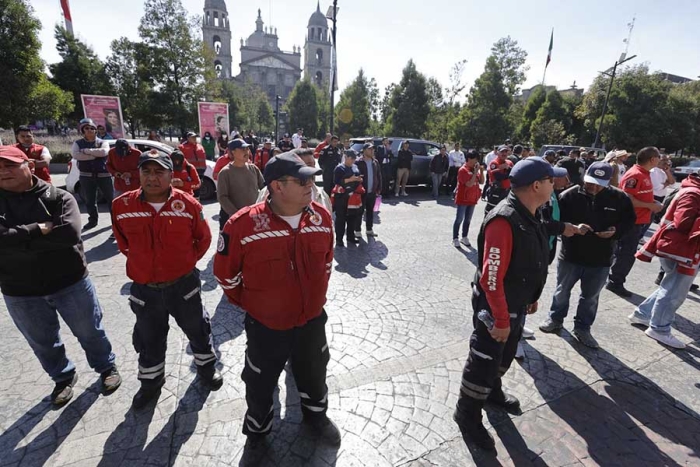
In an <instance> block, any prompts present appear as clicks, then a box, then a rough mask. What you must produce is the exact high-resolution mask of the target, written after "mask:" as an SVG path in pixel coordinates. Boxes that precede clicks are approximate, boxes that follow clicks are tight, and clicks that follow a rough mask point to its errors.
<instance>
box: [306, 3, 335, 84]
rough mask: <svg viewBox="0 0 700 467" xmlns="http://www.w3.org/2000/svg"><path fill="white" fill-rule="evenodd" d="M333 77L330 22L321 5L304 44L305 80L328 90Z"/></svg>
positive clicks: (309, 27)
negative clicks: (322, 11)
mask: <svg viewBox="0 0 700 467" xmlns="http://www.w3.org/2000/svg"><path fill="white" fill-rule="evenodd" d="M330 77H331V38H330V34H329V31H328V20H327V19H326V17H325V15H324V14H323V13H321V4H320V3H318V4H317V5H316V11H315V12H314V14H312V15H311V18H309V24H308V26H307V36H306V43H305V44H304V78H309V79H310V80H311V82H312V83H314V84H316V85H317V86H319V87H322V88H324V89H328V85H329V83H330Z"/></svg>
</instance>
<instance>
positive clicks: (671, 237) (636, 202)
mask: <svg viewBox="0 0 700 467" xmlns="http://www.w3.org/2000/svg"><path fill="white" fill-rule="evenodd" d="M79 129H80V133H81V138H80V139H78V140H76V141H75V143H74V144H73V147H72V153H73V156H74V158H75V160H76V161H77V164H78V169H79V171H80V182H81V186H82V189H83V190H84V198H83V199H84V200H85V204H86V207H87V211H88V222H87V224H86V225H84V226H81V218H80V210H79V208H78V205H77V202H76V201H75V199H74V198H73V197H72V196H71V195H70V194H68V193H67V192H65V191H63V190H61V189H59V188H56V187H54V186H53V185H52V184H51V177H50V173H49V170H48V167H49V162H50V160H51V155H50V154H49V152H48V150H47V149H46V148H45V147H43V146H41V145H39V144H37V143H36V142H35V141H34V136H33V134H32V132H31V130H30V129H29V128H28V127H24V126H23V127H19V128H18V129H17V131H16V138H17V144H15V145H13V146H0V289H1V290H2V294H3V297H4V300H5V303H6V305H7V309H8V311H9V314H10V316H11V318H12V320H13V321H14V323H15V325H16V326H17V328H18V329H19V331H20V332H21V333H22V334H23V336H24V337H25V338H26V340H27V342H28V343H29V345H30V347H31V348H32V350H33V351H34V353H35V355H36V356H37V358H38V360H39V362H40V364H41V365H42V367H43V368H44V370H45V371H46V373H47V374H48V375H49V377H50V378H51V379H52V380H53V381H54V383H55V388H54V390H53V392H52V394H51V401H52V403H53V404H55V405H57V406H61V405H64V404H66V403H67V402H68V401H69V400H70V399H71V398H72V396H73V387H74V386H75V384H76V381H77V377H78V375H77V373H76V370H75V365H74V364H73V363H72V361H71V360H70V359H69V358H68V357H67V355H66V350H65V348H64V346H63V344H62V341H61V337H60V335H59V325H58V319H57V314H60V315H61V317H62V318H63V319H64V321H66V323H67V324H68V325H69V328H70V329H71V331H72V332H73V334H74V335H75V336H76V338H77V339H78V341H79V342H80V344H81V346H82V348H83V349H84V351H85V353H86V356H87V360H88V363H89V364H90V366H91V367H92V368H93V369H94V370H95V371H96V372H97V373H99V374H100V377H101V379H102V385H103V390H104V392H105V393H110V392H113V391H115V390H116V389H117V388H118V387H119V386H120V384H121V376H120V374H119V371H118V369H117V364H116V356H115V354H114V352H113V351H112V345H111V343H110V341H109V338H108V336H107V333H106V331H105V330H104V328H103V325H102V308H101V306H100V303H99V300H98V298H97V294H96V293H95V288H94V285H93V284H92V282H91V280H90V278H89V275H88V268H87V261H86V258H85V254H84V250H83V243H82V238H81V234H82V232H84V231H86V230H89V229H92V228H94V227H95V226H96V225H97V223H98V210H97V205H96V194H97V190H98V189H99V190H100V191H101V192H102V193H103V194H104V195H105V196H106V197H107V198H108V207H109V211H110V215H111V221H112V231H113V236H114V239H115V241H116V247H117V248H118V250H119V251H120V252H121V253H122V254H123V255H124V256H125V257H126V274H127V275H128V277H129V278H130V279H131V280H132V281H133V282H132V284H131V286H130V291H129V293H130V294H129V297H128V302H129V306H130V307H131V310H132V311H133V313H134V315H135V325H134V329H133V345H134V349H135V351H136V352H137V353H138V355H139V358H138V379H139V381H140V389H139V390H138V392H137V393H136V394H135V396H134V399H133V406H134V407H135V408H142V407H145V406H146V405H147V404H149V403H151V402H152V401H154V400H157V398H158V396H159V394H160V390H161V387H162V386H163V384H164V382H165V375H166V370H165V355H166V350H167V349H166V347H167V334H168V320H169V317H170V316H172V317H173V318H174V319H175V321H176V323H177V324H178V326H180V327H181V328H182V330H183V332H184V333H185V334H186V336H187V338H188V339H189V342H190V347H191V350H192V355H193V359H194V363H195V365H196V368H197V374H198V378H199V380H200V381H201V383H202V385H203V386H204V387H205V388H207V389H208V390H212V391H215V390H218V389H219V388H221V387H222V385H223V377H222V376H221V374H220V373H219V371H218V370H217V363H218V360H217V355H216V353H215V351H214V347H213V337H212V330H211V325H210V319H209V314H208V312H207V311H206V309H205V308H204V307H203V305H202V298H201V282H200V276H199V271H198V270H197V268H196V267H195V266H196V263H197V261H198V260H200V259H201V258H202V257H203V256H204V254H205V253H206V251H207V249H208V248H209V246H210V244H211V241H212V234H211V231H210V228H209V224H208V222H207V219H206V218H205V215H204V212H203V208H202V205H201V204H200V203H199V201H198V188H199V186H200V183H201V178H202V175H203V173H204V170H205V169H206V160H207V159H211V158H212V157H213V156H215V153H216V150H217V148H220V147H221V144H220V141H214V138H213V137H212V135H211V134H205V135H204V136H203V137H202V138H201V140H200V141H199V142H198V137H199V135H197V134H196V133H194V132H190V133H187V134H186V135H184V136H185V137H184V141H183V142H182V144H180V145H179V146H178V147H177V148H176V149H174V150H173V152H172V153H171V154H170V155H165V154H163V153H162V152H158V151H150V152H146V153H143V154H142V153H141V152H140V151H138V150H137V149H135V148H133V147H131V146H130V145H129V143H128V141H126V140H123V139H119V140H117V141H116V142H115V143H114V146H113V147H111V148H110V146H109V144H107V142H106V141H105V140H104V139H102V138H101V137H100V133H99V128H98V127H97V126H96V125H95V124H94V122H93V121H92V120H90V119H83V120H81V122H80V126H79ZM156 136H157V135H156ZM234 136H240V135H238V134H236V135H234ZM248 136H249V138H240V137H235V138H232V139H230V140H228V141H227V142H226V144H225V152H224V154H223V155H221V156H220V157H219V158H218V159H217V162H216V167H215V169H214V177H215V179H216V180H217V183H218V186H217V197H218V201H219V204H220V211H219V216H218V220H219V230H220V234H219V238H218V242H217V248H216V250H217V251H216V254H215V257H214V264H213V270H214V275H215V277H216V280H217V282H218V284H219V286H220V287H221V289H222V290H223V292H224V294H225V295H226V297H227V298H228V299H229V300H230V301H231V303H233V304H235V305H236V306H238V307H240V308H241V309H242V310H245V312H246V316H245V330H246V335H247V339H248V343H247V348H246V353H245V364H244V370H243V375H242V378H243V381H244V382H245V385H246V402H247V404H248V411H247V412H246V415H245V417H244V421H243V432H244V433H245V434H246V435H247V436H248V441H249V442H250V446H251V449H255V448H256V447H257V446H260V445H263V444H264V440H265V439H266V435H267V434H269V433H270V431H271V428H272V422H273V416H274V411H273V391H274V388H275V387H276V385H277V381H278V379H279V376H280V373H281V371H282V370H283V369H284V367H285V364H286V363H287V361H290V362H291V372H292V374H293V376H294V379H295V381H296V384H297V387H298V389H299V394H300V396H301V407H302V412H303V415H304V426H305V427H306V428H307V429H308V430H310V431H311V432H312V433H313V434H314V435H316V436H319V437H321V438H322V439H324V440H326V441H327V442H329V443H332V444H338V443H340V438H341V435H340V432H339V431H338V429H337V427H336V426H335V424H334V423H333V422H332V421H331V420H330V419H329V418H328V417H327V416H326V411H327V408H328V389H327V386H326V382H325V381H326V368H327V365H328V362H329V359H330V354H329V348H328V342H327V339H326V334H325V323H326V321H327V316H326V312H325V310H324V304H325V302H326V293H327V288H328V283H329V278H330V274H331V269H332V264H333V255H334V250H335V248H344V247H345V242H347V243H348V245H350V244H357V243H358V242H359V239H360V238H361V236H362V220H363V217H364V223H365V234H366V236H367V237H368V238H372V237H376V236H377V233H375V232H374V213H375V211H376V210H377V209H378V205H379V197H380V196H382V195H387V194H393V195H395V196H407V193H406V183H407V178H408V171H409V170H410V167H411V161H412V157H413V154H412V153H411V151H410V150H409V148H408V144H407V143H403V144H400V146H399V147H400V150H399V151H398V154H397V155H396V158H395V157H394V154H393V153H392V150H391V143H392V142H391V141H390V140H388V139H384V140H383V141H382V143H381V144H380V145H379V146H377V147H375V145H374V143H373V142H371V141H368V142H366V143H365V144H363V146H362V148H361V152H360V153H357V152H355V151H354V150H352V149H348V150H345V149H344V148H343V147H342V145H340V144H339V139H338V137H337V136H335V135H331V134H328V135H327V136H326V138H325V139H324V141H323V142H322V143H321V144H319V146H318V147H316V148H315V149H311V148H309V147H308V142H307V141H306V140H305V138H304V137H303V130H301V129H299V130H298V131H297V133H295V134H294V135H293V136H289V135H285V136H284V137H283V139H282V140H281V141H279V142H277V143H276V144H275V143H273V141H271V140H267V139H266V140H263V141H262V143H260V142H259V141H258V140H257V138H255V137H254V135H252V133H249V135H248ZM628 156H629V154H628V153H627V152H626V151H624V150H613V151H611V152H610V153H608V154H607V156H606V157H605V158H604V159H603V160H601V161H598V160H596V157H595V151H588V150H586V149H585V148H581V149H574V150H572V151H570V152H569V154H557V153H556V152H554V151H547V152H545V154H544V155H543V156H542V157H537V156H535V154H534V151H532V149H531V148H529V147H526V146H523V145H514V146H513V145H510V144H508V142H506V144H503V145H501V146H499V147H497V148H495V149H494V151H492V152H491V153H489V154H487V155H486V157H485V158H482V156H481V154H480V153H479V152H478V151H476V150H474V149H471V150H468V151H466V153H464V152H462V150H461V148H460V145H458V144H455V145H454V148H453V149H452V150H451V151H450V152H449V153H448V152H447V146H445V145H443V146H441V147H440V151H439V154H437V155H436V156H435V157H433V159H432V160H431V163H430V172H431V179H432V195H433V196H434V197H435V198H438V197H439V196H440V194H441V191H443V192H444V191H446V192H447V194H449V195H450V196H452V197H453V198H454V204H455V206H456V215H455V219H454V223H453V229H452V230H453V232H452V243H453V245H454V246H455V247H456V248H462V247H466V248H472V245H471V243H470V241H469V230H470V226H471V225H472V224H473V222H472V221H473V215H474V211H475V208H476V206H477V204H478V203H479V202H481V200H484V201H485V203H486V206H485V217H484V219H483V222H481V223H480V227H479V233H478V237H477V244H476V250H477V255H478V256H477V262H478V264H477V270H476V274H475V276H474V279H473V282H472V288H473V294H472V306H473V311H474V320H473V323H474V332H473V334H472V337H471V340H470V353H469V356H468V359H467V361H466V363H465V366H464V372H463V378H462V384H461V389H460V394H459V401H458V404H457V408H456V411H455V414H454V419H455V421H456V422H457V424H458V425H459V427H460V429H462V431H463V433H464V434H465V438H466V439H467V440H469V441H470V442H473V443H474V444H475V445H477V446H479V447H481V448H483V449H492V448H493V446H494V441H493V438H492V437H491V435H490V434H489V433H488V431H487V430H486V428H485V427H484V426H483V423H482V421H481V420H482V409H483V406H484V404H485V403H486V402H490V403H494V404H496V405H500V406H502V407H504V408H505V410H507V411H509V412H512V413H516V412H517V411H518V410H519V401H518V400H517V399H516V398H515V397H514V396H512V395H510V394H508V392H506V391H505V390H504V388H503V385H502V377H503V376H504V375H505V373H506V372H507V370H508V368H509V367H510V365H511V364H512V361H513V359H515V358H518V357H519V356H522V350H521V349H522V347H521V339H522V338H527V337H531V336H533V335H534V333H535V331H533V330H532V329H529V328H527V327H525V321H526V316H527V315H528V314H532V313H534V312H536V311H537V310H538V309H539V308H541V307H540V305H539V298H540V295H541V293H542V290H543V288H544V286H545V283H546V280H547V271H548V267H549V265H550V264H551V263H552V261H553V260H554V258H555V256H556V255H557V251H558V262H557V273H556V278H555V280H556V286H555V292H554V296H553V299H552V303H551V305H549V306H548V307H546V308H545V309H546V311H547V318H546V320H545V321H544V323H543V324H542V325H541V326H540V327H539V330H540V331H541V332H544V333H555V332H558V331H559V330H561V329H562V328H563V323H564V320H565V318H566V317H567V315H568V311H569V307H570V303H569V302H570V296H571V292H572V290H573V288H574V287H575V285H576V284H577V283H580V289H581V291H580V297H579V300H578V305H577V309H576V314H575V316H574V330H573V336H574V337H575V338H576V339H577V340H578V341H579V342H580V343H581V344H583V345H585V346H587V347H590V348H594V349H595V348H598V347H599V344H598V342H597V341H596V339H595V338H594V337H593V335H592V334H591V329H592V327H593V324H594V321H595V318H596V314H597V311H598V306H599V298H600V294H601V291H602V289H603V288H607V289H608V290H610V291H611V292H613V293H615V294H617V295H619V296H621V297H629V296H630V295H631V292H630V291H629V290H628V289H627V288H626V287H625V283H626V280H627V277H628V275H629V273H630V270H631V269H632V267H633V264H634V261H635V258H636V259H639V260H642V261H650V260H651V258H652V257H654V256H657V257H659V258H660V262H661V271H660V273H659V277H658V278H657V285H658V288H657V289H656V290H655V291H654V293H652V294H651V295H650V296H649V297H648V298H647V299H646V300H645V301H644V302H643V303H642V304H640V305H639V306H638V307H637V308H635V309H634V311H633V313H632V314H630V316H629V321H630V322H631V323H632V324H634V325H641V326H644V327H645V328H646V331H645V333H646V335H647V336H649V337H650V338H653V339H655V340H657V341H659V342H661V343H663V344H665V345H667V346H670V347H672V348H676V349H682V348H684V346H685V345H684V344H683V343H682V342H681V341H680V340H678V339H677V338H676V337H675V336H674V335H673V334H672V333H671V325H672V323H673V320H674V316H675V312H676V310H677V309H678V308H679V307H680V306H681V304H682V303H683V301H684V300H685V297H686V296H687V294H688V292H689V290H690V289H691V287H692V284H693V279H694V277H695V275H696V274H697V271H698V263H700V221H698V219H700V176H697V175H690V176H689V177H688V178H687V179H686V180H684V181H683V183H682V184H681V186H680V188H678V189H674V190H673V191H670V192H669V191H668V188H669V187H670V186H671V185H673V184H675V180H674V178H673V175H672V173H671V171H670V164H669V161H668V160H667V158H665V157H664V156H662V154H661V153H660V151H659V150H658V149H657V148H655V147H646V148H643V149H641V150H640V151H639V152H638V153H637V154H636V156H635V157H636V160H635V164H633V165H631V166H630V167H628V166H627V165H625V163H624V162H625V160H626V158H627V157H628ZM317 162H318V164H317ZM319 175H320V176H321V177H322V180H323V183H322V187H317V186H316V183H315V178H316V176H319ZM482 186H483V187H484V188H483V190H482V188H481V187H482ZM652 222H657V223H659V227H658V228H657V229H656V231H655V232H654V234H653V235H652V236H651V238H650V240H648V241H647V242H646V244H645V245H644V247H643V248H641V249H640V250H639V251H638V245H639V243H640V241H642V239H643V238H644V236H645V234H646V233H647V231H648V229H649V227H650V225H651V224H652ZM559 239H561V247H560V248H558V249H557V243H558V240H559ZM46 264H60V265H61V268H46V267H43V265H46ZM38 274H41V277H42V280H41V281H37V280H35V279H36V277H37V275H38ZM270 277H275V280H274V281H271V280H269V279H270Z"/></svg>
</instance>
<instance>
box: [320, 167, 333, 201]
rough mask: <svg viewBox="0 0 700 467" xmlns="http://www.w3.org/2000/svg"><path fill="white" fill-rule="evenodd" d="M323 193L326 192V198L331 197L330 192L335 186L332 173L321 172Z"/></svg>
mask: <svg viewBox="0 0 700 467" xmlns="http://www.w3.org/2000/svg"><path fill="white" fill-rule="evenodd" d="M322 177H323V191H325V192H326V194H327V195H328V196H330V195H331V191H333V187H334V186H335V183H333V171H330V172H325V171H324V172H323V175H322Z"/></svg>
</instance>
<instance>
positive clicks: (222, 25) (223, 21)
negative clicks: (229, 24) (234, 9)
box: [221, 14, 226, 28]
mask: <svg viewBox="0 0 700 467" xmlns="http://www.w3.org/2000/svg"><path fill="white" fill-rule="evenodd" d="M221 27H222V28H225V27H226V15H224V14H222V15H221Z"/></svg>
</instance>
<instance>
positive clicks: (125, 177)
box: [122, 172, 131, 180]
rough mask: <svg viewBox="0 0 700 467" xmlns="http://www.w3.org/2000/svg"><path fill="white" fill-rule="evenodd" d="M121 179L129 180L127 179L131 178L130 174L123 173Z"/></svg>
mask: <svg viewBox="0 0 700 467" xmlns="http://www.w3.org/2000/svg"><path fill="white" fill-rule="evenodd" d="M122 178H123V179H124V180H129V179H130V178H131V174H130V173H129V172H124V173H123V174H122Z"/></svg>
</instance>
